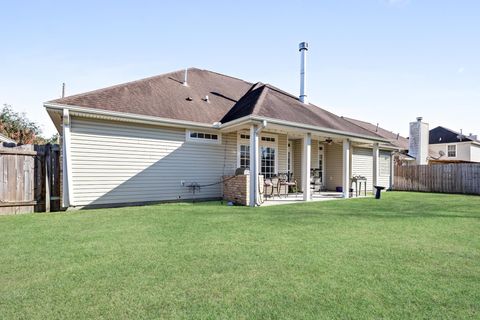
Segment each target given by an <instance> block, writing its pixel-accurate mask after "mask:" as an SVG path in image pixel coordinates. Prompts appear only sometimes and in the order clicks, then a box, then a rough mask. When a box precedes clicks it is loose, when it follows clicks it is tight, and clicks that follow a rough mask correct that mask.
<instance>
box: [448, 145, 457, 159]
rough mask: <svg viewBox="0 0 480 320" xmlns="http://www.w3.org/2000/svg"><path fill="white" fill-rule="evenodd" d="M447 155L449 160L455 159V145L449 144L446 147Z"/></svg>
mask: <svg viewBox="0 0 480 320" xmlns="http://www.w3.org/2000/svg"><path fill="white" fill-rule="evenodd" d="M447 155H448V157H449V158H455V157H456V156H457V145H456V144H451V145H448V146H447Z"/></svg>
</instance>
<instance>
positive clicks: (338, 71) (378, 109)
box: [0, 0, 480, 135]
mask: <svg viewBox="0 0 480 320" xmlns="http://www.w3.org/2000/svg"><path fill="white" fill-rule="evenodd" d="M479 17H480V1H473V0H472V1H467V0H457V1H454V0H451V1H447V0H443V1H442V0H437V1H431V0H430V1H429V0H355V1H354V0H350V1H342V0H328V1H327V0H322V1H288V2H287V1H284V2H282V1H278V0H277V1H187V0H183V1H121V0H117V1H66V0H64V1H3V0H1V1H0V19H1V20H0V21H1V23H2V27H1V28H0V44H1V50H0V75H1V76H0V103H1V104H3V103H8V104H11V105H13V107H14V108H15V109H17V110H19V111H25V112H26V113H27V115H28V116H29V117H30V118H31V119H32V120H36V121H38V122H39V123H41V124H42V126H43V129H44V131H45V134H46V135H50V134H52V133H54V132H55V129H54V127H53V125H52V124H51V121H50V119H49V117H48V115H47V114H46V112H45V110H44V109H43V107H42V103H43V102H45V101H48V100H51V99H54V98H58V97H59V95H60V91H61V83H62V82H66V84H67V95H70V94H75V93H80V92H85V91H88V90H93V89H98V88H101V87H105V86H110V85H114V84H118V83H122V82H127V81H131V80H136V79H139V78H143V77H147V76H152V75H156V74H161V73H166V72H170V71H173V70H177V69H183V68H185V67H189V66H195V67H198V68H204V69H210V70H213V71H217V72H220V73H225V74H228V75H232V76H235V77H239V78H242V79H245V80H248V81H252V82H256V81H262V82H267V83H271V84H273V85H276V86H278V87H280V88H282V89H284V90H286V91H289V92H291V93H293V94H295V95H298V91H299V63H300V62H299V59H300V57H299V53H298V43H299V42H301V41H308V42H309V45H310V50H309V56H308V70H307V77H308V94H309V100H310V101H311V102H312V103H315V104H317V105H319V106H321V107H324V108H326V109H328V110H330V111H332V112H334V113H336V114H338V115H345V116H350V117H355V118H358V119H362V120H367V121H369V122H372V123H380V125H381V126H383V127H385V128H387V129H390V130H392V131H394V132H400V133H401V134H403V135H406V134H408V123H409V122H410V121H414V120H415V118H416V117H417V116H423V117H424V119H425V121H427V122H429V123H430V126H431V127H434V126H437V125H443V126H446V127H451V128H452V129H457V130H459V129H463V130H464V133H469V132H473V133H478V134H480V125H479V122H478V121H479V120H478V119H479V116H480V41H479V40H480V19H479Z"/></svg>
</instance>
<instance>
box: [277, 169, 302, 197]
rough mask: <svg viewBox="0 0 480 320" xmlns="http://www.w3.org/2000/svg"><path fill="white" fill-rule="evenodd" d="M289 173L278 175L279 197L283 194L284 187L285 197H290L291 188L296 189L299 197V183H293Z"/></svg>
mask: <svg viewBox="0 0 480 320" xmlns="http://www.w3.org/2000/svg"><path fill="white" fill-rule="evenodd" d="M289 176H290V175H289V174H288V173H279V174H278V188H277V190H278V196H279V197H280V196H281V194H282V187H283V189H284V190H285V193H284V196H285V197H288V192H289V189H290V187H291V188H292V189H293V188H295V197H296V196H297V195H298V188H297V181H291V180H290V177H289Z"/></svg>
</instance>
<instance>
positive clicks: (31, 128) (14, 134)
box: [0, 104, 58, 144]
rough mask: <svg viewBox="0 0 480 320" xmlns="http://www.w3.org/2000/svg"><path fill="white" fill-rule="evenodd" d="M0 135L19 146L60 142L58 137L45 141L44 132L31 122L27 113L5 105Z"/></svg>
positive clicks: (2, 112) (1, 113) (1, 117)
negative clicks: (42, 134)
mask: <svg viewBox="0 0 480 320" xmlns="http://www.w3.org/2000/svg"><path fill="white" fill-rule="evenodd" d="M0 133H2V134H3V135H5V136H7V137H9V138H10V139H12V140H14V141H15V142H17V143H18V144H45V143H48V142H51V143H56V142H58V135H54V136H52V137H51V138H50V139H45V138H44V137H42V136H41V133H42V130H41V129H40V126H39V125H38V124H37V123H35V122H34V121H30V120H29V119H28V118H27V116H26V114H25V113H20V112H16V111H14V110H13V108H12V106H11V105H8V104H4V105H3V108H2V110H1V111H0Z"/></svg>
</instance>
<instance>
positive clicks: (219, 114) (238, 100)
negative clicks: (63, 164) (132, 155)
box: [50, 68, 380, 138]
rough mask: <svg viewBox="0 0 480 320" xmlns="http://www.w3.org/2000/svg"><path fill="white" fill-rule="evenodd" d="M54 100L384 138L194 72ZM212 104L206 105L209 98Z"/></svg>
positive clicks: (260, 87)
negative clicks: (260, 121) (267, 120)
mask: <svg viewBox="0 0 480 320" xmlns="http://www.w3.org/2000/svg"><path fill="white" fill-rule="evenodd" d="M183 79H184V71H183V70H182V71H176V72H172V73H168V74H164V75H160V76H156V77H151V78H147V79H142V80H138V81H134V82H129V83H125V84H120V85H117V86H113V87H109V88H105V89H100V90H96V91H92V92H87V93H83V94H78V95H74V96H70V97H66V98H62V99H57V100H53V101H50V102H51V103H57V104H63V105H75V106H80V107H87V108H95V109H102V110H107V111H116V112H125V113H132V114H139V115H146V116H154V117H160V118H168V119H175V120H185V121H193V122H200V123H209V124H213V123H214V122H218V121H220V122H222V123H227V122H229V121H232V120H235V119H238V118H241V117H244V116H248V115H255V116H259V117H267V118H273V119H278V120H284V121H289V122H295V123H299V124H305V125H310V126H318V127H321V128H326V129H333V130H338V131H343V132H349V133H352V134H356V135H363V136H371V137H374V138H379V137H380V136H379V135H377V134H376V133H375V132H372V131H370V130H368V129H366V128H363V127H362V126H359V125H356V124H354V123H352V122H351V121H347V120H346V119H344V118H342V117H339V116H337V115H335V114H333V113H331V112H328V111H326V110H324V109H321V108H319V107H317V106H315V105H312V104H304V103H302V102H300V101H299V100H298V98H297V97H295V96H293V95H291V94H289V93H287V92H284V91H282V90H280V89H278V88H276V87H274V86H271V85H268V84H263V83H260V82H259V83H256V84H252V83H249V82H247V81H244V80H241V79H237V78H233V77H230V76H226V75H222V74H219V73H215V72H212V71H208V70H201V69H196V68H190V69H189V70H188V86H183V85H182V81H183ZM207 95H208V97H209V101H208V102H207V101H205V99H204V98H205V96H207Z"/></svg>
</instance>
